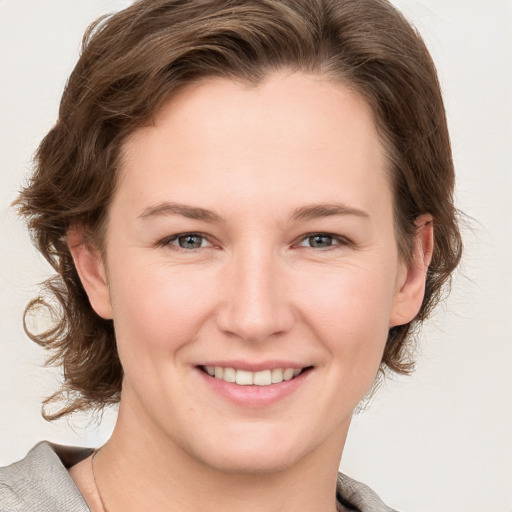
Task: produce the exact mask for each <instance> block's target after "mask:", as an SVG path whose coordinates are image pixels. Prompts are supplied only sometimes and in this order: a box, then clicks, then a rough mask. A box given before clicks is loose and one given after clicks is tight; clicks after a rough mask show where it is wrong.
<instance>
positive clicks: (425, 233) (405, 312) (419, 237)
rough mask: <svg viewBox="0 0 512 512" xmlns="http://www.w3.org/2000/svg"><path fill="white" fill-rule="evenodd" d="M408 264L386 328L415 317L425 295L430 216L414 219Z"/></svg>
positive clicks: (431, 247) (430, 250)
mask: <svg viewBox="0 0 512 512" xmlns="http://www.w3.org/2000/svg"><path fill="white" fill-rule="evenodd" d="M416 228H417V231H416V236H415V238H414V246H413V254H412V260H411V262H410V263H409V264H408V265H407V266H405V264H404V271H403V273H402V275H401V276H400V279H399V282H398V283H397V290H396V293H395V298H394V302H393V307H392V310H391V315H390V320H389V327H395V326H397V325H404V324H406V323H409V322H410V321H411V320H413V319H414V318H415V317H416V315H417V314H418V313H419V311H420V308H421V304H422V303H423V297H424V295H425V282H426V279H427V272H428V267H429V265H430V261H431V260H432V254H433V251H434V226H433V218H432V215H430V214H425V215H421V216H420V217H418V218H417V219H416Z"/></svg>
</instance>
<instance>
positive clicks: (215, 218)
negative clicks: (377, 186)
mask: <svg viewBox="0 0 512 512" xmlns="http://www.w3.org/2000/svg"><path fill="white" fill-rule="evenodd" d="M164 215H182V216H183V217H186V218H188V219H194V220H202V221H204V222H210V223H223V222H225V220H224V218H223V217H221V216H220V215H219V214H217V213H215V212H213V211H212V210H207V209H206V208H200V207H197V206H189V205H186V204H181V203H175V202H168V201H164V202H162V203H158V204H156V205H152V206H148V207H147V208H145V209H144V210H143V211H142V213H141V214H140V215H139V218H141V219H146V218H148V217H155V216H164ZM334 215H355V216H357V217H362V218H368V217H369V215H368V213H366V212H365V211H363V210H360V209H358V208H354V207H351V206H348V205H346V204H343V203H320V204H313V205H308V206H302V207H300V208H296V209H295V210H294V211H293V212H292V214H291V216H290V219H291V220H292V221H297V220H313V219H318V218H322V217H330V216H334Z"/></svg>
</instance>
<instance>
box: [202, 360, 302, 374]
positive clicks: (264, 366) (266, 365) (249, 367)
mask: <svg viewBox="0 0 512 512" xmlns="http://www.w3.org/2000/svg"><path fill="white" fill-rule="evenodd" d="M197 366H219V367H221V368H234V369H235V370H245V371H248V372H261V371H263V370H274V369H275V368H293V369H294V370H299V369H302V368H306V367H308V366H311V365H310V364H302V363H297V362H293V361H285V360H275V359H274V360H268V361H259V362H255V361H251V362H249V361H243V360H229V361H226V360H212V361H203V362H201V363H200V364H198V365H197Z"/></svg>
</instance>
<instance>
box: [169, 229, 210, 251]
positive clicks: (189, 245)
mask: <svg viewBox="0 0 512 512" xmlns="http://www.w3.org/2000/svg"><path fill="white" fill-rule="evenodd" d="M161 245H175V246H177V247H180V248H181V249H201V248H202V247H206V246H208V245H210V244H209V242H208V240H207V239H206V237H205V236H203V235H201V234H199V233H182V234H179V235H173V236H171V237H169V238H166V239H165V240H163V241H162V244H161Z"/></svg>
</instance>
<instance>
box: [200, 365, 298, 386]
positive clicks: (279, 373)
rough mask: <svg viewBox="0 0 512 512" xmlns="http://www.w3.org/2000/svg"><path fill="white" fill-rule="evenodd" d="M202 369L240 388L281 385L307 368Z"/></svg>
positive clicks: (206, 367)
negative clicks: (255, 369) (254, 370)
mask: <svg viewBox="0 0 512 512" xmlns="http://www.w3.org/2000/svg"><path fill="white" fill-rule="evenodd" d="M202 369H203V371H205V372H206V373H208V375H210V376H211V377H213V378H215V379H218V380H223V381H224V382H234V383H236V384H239V385H240V386H270V385H271V384H279V383H280V382H283V381H287V380H292V379H293V378H294V377H297V376H298V375H300V374H301V373H302V372H303V371H304V370H305V368H273V369H272V370H270V369H269V370H262V371H259V372H251V371H247V370H237V369H235V368H223V367H221V366H203V367H202Z"/></svg>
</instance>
